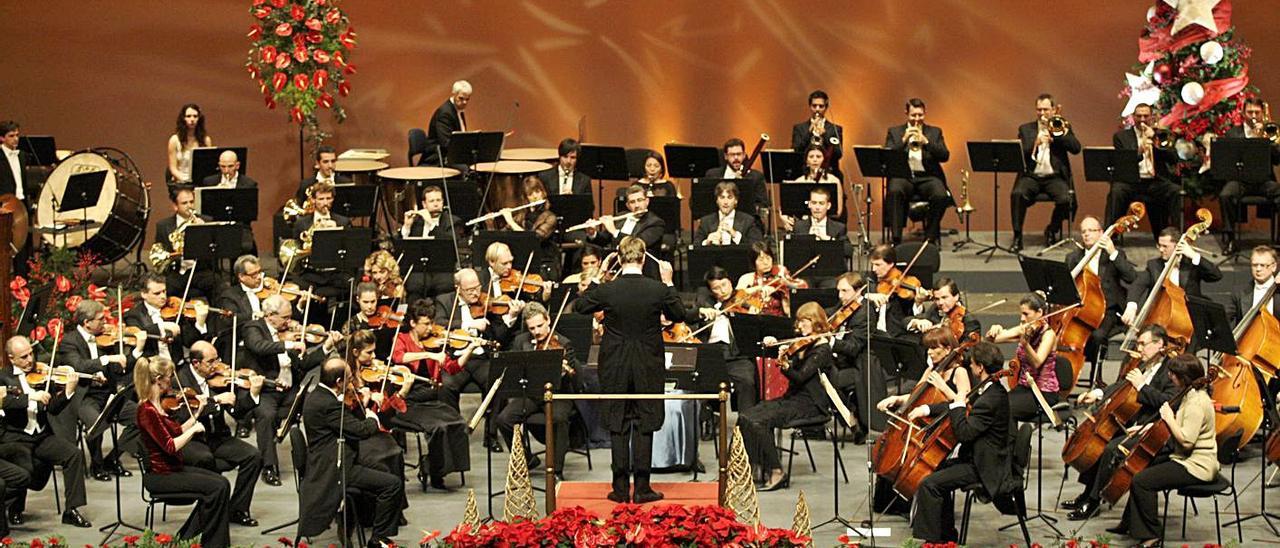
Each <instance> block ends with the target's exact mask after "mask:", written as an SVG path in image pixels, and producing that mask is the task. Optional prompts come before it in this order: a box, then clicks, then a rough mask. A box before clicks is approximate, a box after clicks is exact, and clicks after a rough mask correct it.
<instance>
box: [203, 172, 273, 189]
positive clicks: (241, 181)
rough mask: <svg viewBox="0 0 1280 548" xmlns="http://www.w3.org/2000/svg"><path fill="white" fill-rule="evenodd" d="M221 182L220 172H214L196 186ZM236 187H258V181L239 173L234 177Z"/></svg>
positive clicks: (214, 184) (215, 184)
mask: <svg viewBox="0 0 1280 548" xmlns="http://www.w3.org/2000/svg"><path fill="white" fill-rule="evenodd" d="M221 182H222V174H221V173H214V174H213V175H209V176H206V177H205V178H204V180H203V181H200V184H199V185H197V186H218V183H221ZM236 188H258V182H257V181H255V180H253V178H251V177H249V176H248V175H240V176H237V177H236Z"/></svg>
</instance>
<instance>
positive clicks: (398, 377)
mask: <svg viewBox="0 0 1280 548" xmlns="http://www.w3.org/2000/svg"><path fill="white" fill-rule="evenodd" d="M410 378H412V379H413V380H414V381H415V382H425V383H430V384H431V385H433V386H434V385H436V384H437V383H436V381H435V379H432V378H429V377H423V376H421V375H415V374H414V373H413V371H411V370H410V369H409V368H408V367H406V366H403V365H393V366H390V367H388V366H387V364H386V362H383V361H382V360H377V359H375V360H373V363H372V364H369V365H365V366H362V367H361V368H360V380H361V381H363V382H364V383H365V384H374V383H378V384H381V383H383V382H386V383H387V384H392V385H396V386H404V384H405V383H407V382H409V379H410Z"/></svg>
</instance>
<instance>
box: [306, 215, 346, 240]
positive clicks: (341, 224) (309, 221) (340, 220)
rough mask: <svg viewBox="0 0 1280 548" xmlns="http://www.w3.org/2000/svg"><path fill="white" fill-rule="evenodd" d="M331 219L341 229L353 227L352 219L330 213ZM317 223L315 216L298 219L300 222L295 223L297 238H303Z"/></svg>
mask: <svg viewBox="0 0 1280 548" xmlns="http://www.w3.org/2000/svg"><path fill="white" fill-rule="evenodd" d="M329 218H330V219H333V222H334V223H335V224H337V225H338V226H339V227H344V226H351V219H350V218H349V217H344V216H342V215H338V214H337V213H332V212H330V213H329ZM315 222H316V218H315V215H302V216H300V217H298V220H297V221H296V222H294V223H293V231H294V232H295V233H296V234H295V237H301V236H302V233H303V232H306V231H307V230H310V229H311V225H312V224H313V223H315Z"/></svg>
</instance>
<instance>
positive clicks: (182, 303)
mask: <svg viewBox="0 0 1280 548" xmlns="http://www.w3.org/2000/svg"><path fill="white" fill-rule="evenodd" d="M195 277H196V268H195V266H192V267H191V270H188V271H187V285H186V287H183V288H182V299H181V300H179V301H178V315H177V316H174V318H173V323H174V324H177V323H178V322H181V321H182V312H183V311H185V310H186V309H187V296H188V295H190V294H191V281H192V280H194V279H195ZM160 319H164V318H163V317H162V318H160ZM178 332H179V333H181V332H182V328H181V327H179V328H178ZM160 336H161V337H164V329H161V330H160Z"/></svg>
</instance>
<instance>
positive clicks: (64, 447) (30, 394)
mask: <svg viewBox="0 0 1280 548" xmlns="http://www.w3.org/2000/svg"><path fill="white" fill-rule="evenodd" d="M5 352H7V353H8V355H9V363H10V364H11V365H12V367H11V368H8V369H3V370H0V387H3V388H8V389H9V390H11V391H12V390H13V389H14V388H17V389H19V393H18V394H13V393H7V394H5V395H4V396H3V400H4V404H3V409H2V410H3V412H4V419H3V433H2V434H0V443H2V444H4V445H5V446H6V447H7V448H8V449H7V454H6V455H5V460H8V461H10V462H11V463H12V465H13V466H16V467H19V468H21V469H22V470H23V471H24V472H26V474H27V475H29V476H30V477H31V483H30V485H28V486H27V488H28V489H31V490H32V491H39V490H41V489H44V486H45V484H46V482H47V481H48V480H49V475H50V474H51V473H52V472H53V467H54V466H61V467H62V487H63V490H64V493H63V497H64V498H63V500H64V501H65V502H66V507H67V509H66V511H65V512H63V513H62V523H63V524H66V525H71V526H73V527H92V526H93V524H92V523H89V520H88V519H87V518H85V517H84V516H83V515H81V514H80V510H79V509H80V507H82V506H84V505H85V504H86V500H85V487H84V454H83V453H81V452H80V448H79V447H77V446H76V445H75V444H73V443H68V442H67V441H66V440H64V439H62V438H61V437H58V436H55V435H54V434H53V428H52V425H51V424H50V423H49V416H50V415H57V414H58V413H61V412H62V410H63V409H65V408H66V407H67V405H68V404H70V403H71V398H72V397H73V396H75V393H76V390H77V388H78V387H79V382H80V377H78V376H76V375H71V376H70V377H69V378H68V379H67V383H66V384H65V385H63V386H57V385H49V386H46V385H44V384H34V385H33V384H32V383H31V382H29V381H28V380H27V374H28V373H31V372H33V371H35V370H36V369H37V365H36V357H35V352H34V351H33V349H32V348H31V342H30V341H28V340H27V338H26V337H23V336H21V335H17V336H14V337H11V338H10V339H9V340H8V341H6V342H5ZM0 476H5V474H4V472H0ZM9 487H10V488H13V487H17V486H16V485H10V486H9ZM6 495H7V494H6ZM6 498H8V497H7V496H6ZM26 502H27V492H26V489H22V490H20V491H18V493H16V496H14V501H13V502H12V503H11V504H10V505H9V512H8V513H7V514H4V515H0V520H6V521H9V522H12V523H14V524H15V525H18V524H21V523H23V521H24V517H23V515H22V514H23V512H24V511H25V509H26Z"/></svg>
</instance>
